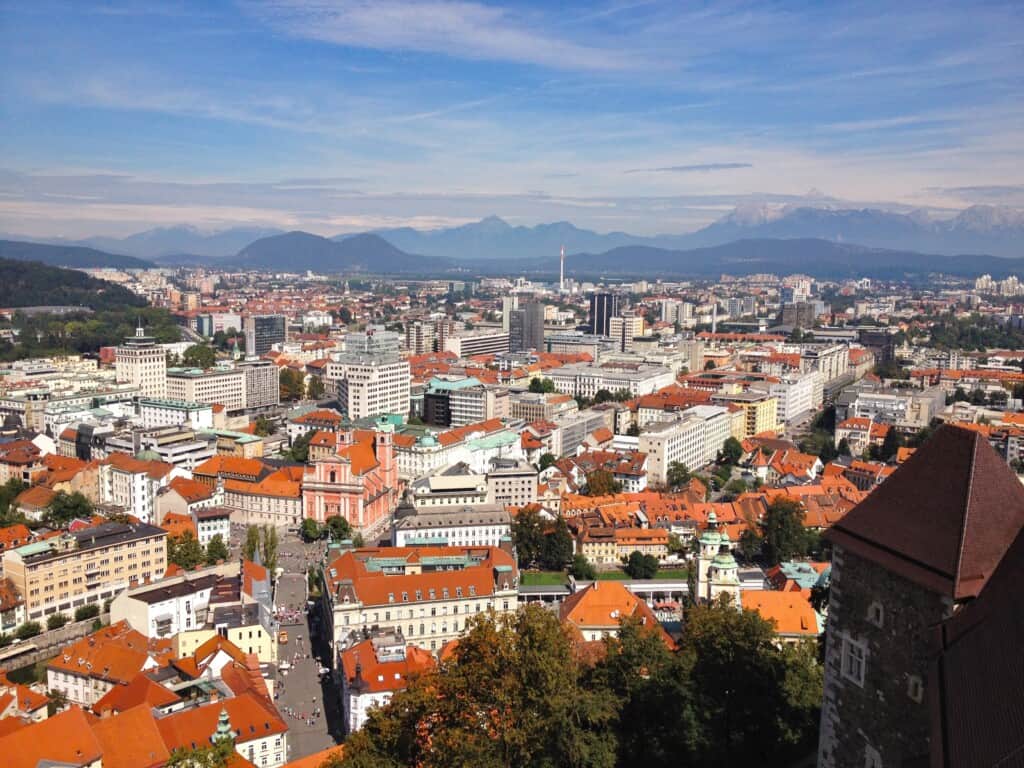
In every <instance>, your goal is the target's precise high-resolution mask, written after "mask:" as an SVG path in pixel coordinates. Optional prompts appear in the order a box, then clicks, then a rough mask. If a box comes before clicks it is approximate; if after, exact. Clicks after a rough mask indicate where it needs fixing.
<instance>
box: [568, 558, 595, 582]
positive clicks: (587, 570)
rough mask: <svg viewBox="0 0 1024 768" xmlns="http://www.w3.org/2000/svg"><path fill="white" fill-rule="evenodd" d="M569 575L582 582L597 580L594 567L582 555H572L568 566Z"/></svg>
mask: <svg viewBox="0 0 1024 768" xmlns="http://www.w3.org/2000/svg"><path fill="white" fill-rule="evenodd" d="M569 573H570V574H571V575H572V577H573V578H574V579H579V580H582V581H593V580H594V579H596V578H597V572H596V571H595V570H594V566H592V565H591V564H590V561H589V560H587V558H586V557H584V556H583V555H573V558H572V564H571V565H570V566H569Z"/></svg>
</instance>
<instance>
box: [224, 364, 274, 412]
mask: <svg viewBox="0 0 1024 768" xmlns="http://www.w3.org/2000/svg"><path fill="white" fill-rule="evenodd" d="M235 365H236V367H237V368H241V369H242V372H243V373H244V374H245V407H246V408H269V407H271V406H274V405H278V404H279V403H280V402H281V383H280V374H279V372H278V369H277V366H276V365H275V364H274V363H273V362H272V361H270V360H240V361H239V362H238V363H236V364H235Z"/></svg>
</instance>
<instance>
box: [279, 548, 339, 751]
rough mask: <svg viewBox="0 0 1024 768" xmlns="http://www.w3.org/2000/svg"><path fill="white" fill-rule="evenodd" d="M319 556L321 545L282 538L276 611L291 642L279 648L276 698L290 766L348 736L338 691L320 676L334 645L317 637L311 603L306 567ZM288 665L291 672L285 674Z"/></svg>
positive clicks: (325, 677)
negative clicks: (296, 760)
mask: <svg viewBox="0 0 1024 768" xmlns="http://www.w3.org/2000/svg"><path fill="white" fill-rule="evenodd" d="M320 551H321V547H320V545H318V544H303V543H302V542H301V541H299V539H298V537H296V536H295V535H294V534H282V538H281V545H280V549H279V552H278V558H279V567H281V568H283V569H284V573H283V574H282V575H281V577H280V579H279V580H278V584H277V589H276V594H275V606H276V608H277V610H278V615H279V619H280V623H281V629H282V630H284V631H286V632H287V633H288V642H287V643H283V644H279V645H278V677H277V689H276V692H275V698H276V704H277V708H278V710H280V712H281V715H282V717H283V718H284V720H285V722H286V723H287V724H288V728H289V731H288V745H289V749H288V758H289V760H295V759H297V758H300V757H305V756H306V755H310V754H313V753H314V752H318V751H320V750H322V749H326V748H327V747H331V746H334V745H335V744H337V743H339V742H340V741H341V735H342V730H343V729H342V724H341V713H340V711H339V707H338V692H337V689H336V687H335V685H334V683H333V682H332V680H331V677H330V675H326V676H324V678H323V681H321V676H320V674H319V670H320V668H321V667H329V666H330V664H329V663H327V662H329V658H328V657H327V656H326V654H327V653H328V647H329V643H326V642H324V641H323V639H322V638H320V637H319V633H318V632H317V628H318V626H319V623H320V622H319V618H318V615H319V609H318V607H310V606H308V605H307V601H306V567H307V565H308V564H309V562H310V559H311V558H312V559H314V560H315V559H316V558H317V557H319V552H320ZM307 609H308V611H307ZM311 642H312V650H311ZM285 662H287V663H288V664H290V665H291V668H290V669H287V670H282V669H281V667H282V665H283V664H284V663H285Z"/></svg>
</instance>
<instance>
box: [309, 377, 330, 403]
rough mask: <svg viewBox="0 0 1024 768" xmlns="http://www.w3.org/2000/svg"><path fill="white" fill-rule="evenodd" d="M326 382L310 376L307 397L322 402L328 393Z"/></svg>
mask: <svg viewBox="0 0 1024 768" xmlns="http://www.w3.org/2000/svg"><path fill="white" fill-rule="evenodd" d="M326 391H327V390H326V388H325V387H324V380H323V379H321V378H320V377H319V376H310V377H309V384H307V385H306V397H307V398H309V399H310V400H320V399H321V398H323V396H324V392H326Z"/></svg>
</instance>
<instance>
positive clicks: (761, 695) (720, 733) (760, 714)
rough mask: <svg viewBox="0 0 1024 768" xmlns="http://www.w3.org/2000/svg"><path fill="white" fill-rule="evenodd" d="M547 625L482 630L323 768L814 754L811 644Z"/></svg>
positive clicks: (532, 620)
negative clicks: (600, 635)
mask: <svg viewBox="0 0 1024 768" xmlns="http://www.w3.org/2000/svg"><path fill="white" fill-rule="evenodd" d="M572 632H573V631H572V630H571V629H568V628H566V627H564V626H563V625H562V624H561V623H560V622H559V620H558V618H557V616H555V615H554V614H553V613H552V612H550V611H549V610H547V609H544V608H542V607H538V606H533V605H531V606H526V607H524V608H521V609H520V610H519V611H518V612H517V613H515V614H511V615H509V616H507V617H505V618H503V619H501V620H496V619H495V618H494V617H493V616H480V617H476V618H474V619H473V620H472V621H471V629H470V631H469V632H468V633H467V634H466V636H465V637H463V638H462V639H461V640H459V642H458V644H457V646H456V647H455V649H454V651H453V653H452V655H451V658H448V659H446V660H444V661H442V662H441V668H440V670H438V671H437V672H432V673H427V674H424V675H421V676H418V677H414V678H412V679H411V680H410V681H409V684H408V687H407V688H406V690H405V691H402V692H400V693H397V694H395V696H394V697H393V698H392V699H391V701H390V702H389V703H388V704H387V705H386V706H384V707H382V708H379V709H374V710H372V711H371V713H370V717H369V721H368V722H367V724H366V725H365V727H364V728H363V729H362V730H360V731H358V732H356V733H354V734H352V735H351V736H349V738H348V739H347V741H346V743H345V753H344V758H335V759H331V760H328V761H327V762H326V763H325V764H324V766H325V768H341V767H342V766H344V767H346V768H399V766H410V765H416V766H421V767H422V768H435V767H436V768H442V767H443V768H449V767H450V766H467V767H468V766H473V768H492V767H493V768H499V766H501V767H505V766H513V765H514V766H521V767H522V768H530V767H532V766H537V767H538V768H540V767H542V766H543V767H545V768H547V767H548V766H552V767H553V766H565V767H566V768H584V767H586V768H613V766H633V765H642V766H645V768H662V766H664V768H670V767H671V768H676V767H677V766H680V765H686V766H692V767H701V766H706V767H707V768H725V767H726V766H737V765H757V766H787V765H791V764H793V763H794V761H796V760H798V759H802V758H806V757H807V756H808V755H810V754H812V753H813V750H814V747H815V743H816V740H817V726H818V715H819V702H820V700H821V693H822V670H821V666H820V665H819V663H818V661H817V646H816V644H814V643H805V644H801V645H787V646H784V647H779V646H777V645H776V644H775V637H774V632H773V630H772V627H771V625H770V624H768V623H767V622H765V621H764V620H763V619H761V618H760V617H759V616H758V615H757V614H755V613H753V612H749V611H738V610H736V609H735V608H733V607H731V606H728V605H722V604H715V605H710V606H695V607H692V608H690V609H689V611H688V613H687V617H686V629H685V634H684V639H683V640H682V641H681V645H680V647H679V648H678V649H670V648H669V647H668V646H667V645H666V643H665V642H664V641H663V639H662V636H661V634H660V632H658V631H657V630H655V629H654V628H653V627H651V626H649V625H648V626H644V625H642V624H641V623H640V621H639V620H636V619H625V620H623V622H622V625H621V628H620V631H619V637H618V638H606V639H605V640H603V641H601V642H592V643H582V642H581V641H579V640H578V635H577V637H576V638H574V637H573V634H572Z"/></svg>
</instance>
